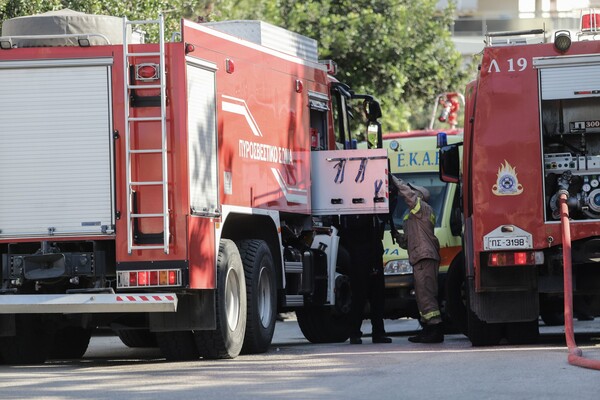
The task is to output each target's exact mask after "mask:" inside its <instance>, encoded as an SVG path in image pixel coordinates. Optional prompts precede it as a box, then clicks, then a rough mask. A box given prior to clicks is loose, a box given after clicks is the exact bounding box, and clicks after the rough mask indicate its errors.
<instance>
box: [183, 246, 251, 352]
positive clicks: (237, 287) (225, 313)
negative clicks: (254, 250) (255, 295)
mask: <svg viewBox="0 0 600 400" xmlns="http://www.w3.org/2000/svg"><path fill="white" fill-rule="evenodd" d="M215 311H216V324H217V328H216V329H215V330H212V331H195V332H194V338H195V340H196V346H197V348H198V351H199V352H200V355H201V356H202V357H204V358H209V359H217V358H235V357H237V356H238V354H240V351H241V349H242V345H243V344H244V334H245V332H246V315H247V309H246V280H245V278H244V268H243V266H242V259H241V258H240V253H239V251H238V248H237V247H236V245H235V243H233V241H231V240H229V239H221V243H220V244H219V255H218V257H217V298H216V310H215Z"/></svg>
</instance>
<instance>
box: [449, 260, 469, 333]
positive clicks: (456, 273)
mask: <svg viewBox="0 0 600 400" xmlns="http://www.w3.org/2000/svg"><path fill="white" fill-rule="evenodd" d="M445 286H446V311H447V314H448V317H449V319H450V321H451V324H452V326H453V327H454V328H455V329H457V330H458V331H459V332H461V333H462V334H464V335H465V336H467V335H468V332H467V306H466V295H465V258H464V255H463V253H458V255H457V256H456V257H455V258H454V260H452V262H451V263H450V266H449V267H448V273H447V274H446V285H445Z"/></svg>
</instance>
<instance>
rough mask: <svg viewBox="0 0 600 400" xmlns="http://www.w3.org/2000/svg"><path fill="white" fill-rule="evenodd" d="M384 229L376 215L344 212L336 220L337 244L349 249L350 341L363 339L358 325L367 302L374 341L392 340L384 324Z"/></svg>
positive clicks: (384, 341) (385, 341)
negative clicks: (338, 240) (337, 221)
mask: <svg viewBox="0 0 600 400" xmlns="http://www.w3.org/2000/svg"><path fill="white" fill-rule="evenodd" d="M383 231H384V223H383V222H382V221H381V220H380V219H379V217H378V216H377V215H343V216H341V217H340V222H339V236H340V245H341V246H342V247H344V248H345V249H346V250H348V253H349V256H350V265H349V271H348V275H349V276H350V287H351V303H350V344H361V343H362V339H361V337H362V334H363V333H362V331H361V326H362V322H363V319H364V311H365V306H366V304H367V302H368V303H369V308H370V315H371V327H372V334H371V338H372V341H373V343H391V342H392V339H391V338H389V337H387V336H386V333H385V328H384V324H383V310H384V301H385V300H384V279H383V243H382V239H383Z"/></svg>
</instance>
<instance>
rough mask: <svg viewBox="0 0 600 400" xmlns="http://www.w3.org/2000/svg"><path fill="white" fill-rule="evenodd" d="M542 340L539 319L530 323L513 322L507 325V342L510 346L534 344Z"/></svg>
mask: <svg viewBox="0 0 600 400" xmlns="http://www.w3.org/2000/svg"><path fill="white" fill-rule="evenodd" d="M539 338H540V328H539V322H538V320H537V319H535V320H533V321H528V322H511V323H509V324H506V340H507V341H508V343H510V344H533V343H537V342H538V340H539Z"/></svg>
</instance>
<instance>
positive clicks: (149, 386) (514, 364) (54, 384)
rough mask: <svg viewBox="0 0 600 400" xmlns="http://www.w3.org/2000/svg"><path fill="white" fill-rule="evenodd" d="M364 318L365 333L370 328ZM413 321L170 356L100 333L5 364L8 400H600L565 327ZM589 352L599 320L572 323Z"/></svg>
mask: <svg viewBox="0 0 600 400" xmlns="http://www.w3.org/2000/svg"><path fill="white" fill-rule="evenodd" d="M369 328H370V327H369V323H368V321H367V322H366V323H365V325H364V329H363V330H364V331H366V332H368V331H369ZM417 328H418V324H417V322H416V321H414V320H397V321H386V329H387V330H388V332H390V333H391V335H392V337H393V343H391V344H372V343H371V342H370V339H369V338H368V337H367V338H366V340H365V341H364V343H363V344H362V345H350V344H349V343H348V342H346V343H339V344H311V343H308V342H307V341H306V340H305V339H304V337H303V336H302V333H301V332H300V330H299V328H298V324H297V323H296V321H295V320H293V319H289V320H286V321H284V322H278V323H277V326H276V329H275V337H274V341H273V345H272V347H271V349H270V350H269V352H267V353H265V354H260V355H242V356H239V357H238V358H236V359H234V360H218V361H208V360H207V361H204V360H198V361H194V362H179V363H172V362H167V361H165V360H164V359H162V358H161V357H160V353H159V352H158V350H157V349H130V348H127V347H125V346H124V345H123V344H122V343H121V342H120V340H119V339H118V338H117V337H115V336H112V335H99V336H96V337H94V338H92V342H91V344H90V347H89V349H88V351H87V353H86V354H85V356H84V359H83V360H81V361H54V362H48V363H46V364H44V365H40V366H0V396H1V397H2V399H52V400H63V399H111V400H112V399H127V400H133V399H144V400H149V399H169V400H172V399H177V400H180V399H319V400H323V399H344V400H346V399H348V400H350V399H360V400H365V399H366V400H371V399H426V400H436V399H444V400H446V399H528V400H529V399H594V400H596V399H598V398H599V396H600V371H596V370H589V369H583V368H579V367H575V366H571V365H569V364H568V363H567V349H566V346H565V344H564V337H563V335H562V334H561V332H562V329H563V328H562V327H542V328H541V330H542V333H543V334H542V338H541V342H540V344H536V345H530V346H510V345H501V346H497V347H480V348H474V347H472V346H471V345H470V342H469V341H468V340H467V339H466V338H465V337H464V336H462V335H458V334H457V335H448V336H446V340H445V342H444V343H442V344H432V345H422V344H413V343H410V342H409V341H408V340H407V337H408V335H409V334H410V333H412V332H414V330H415V329H417ZM575 330H576V332H577V336H576V340H577V344H578V346H579V347H580V348H581V349H582V350H583V353H584V356H586V357H589V358H593V359H597V360H600V333H598V332H600V318H597V319H596V320H595V321H586V322H581V321H576V322H575Z"/></svg>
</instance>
